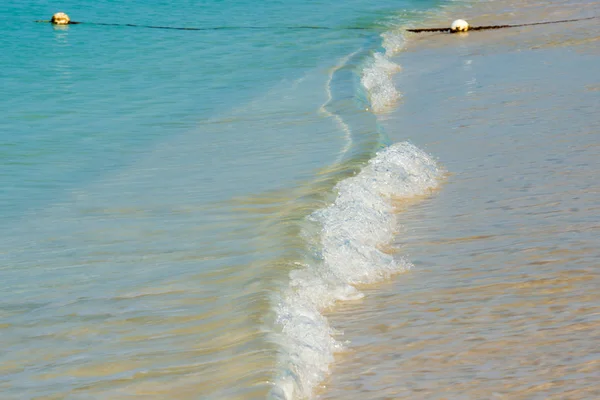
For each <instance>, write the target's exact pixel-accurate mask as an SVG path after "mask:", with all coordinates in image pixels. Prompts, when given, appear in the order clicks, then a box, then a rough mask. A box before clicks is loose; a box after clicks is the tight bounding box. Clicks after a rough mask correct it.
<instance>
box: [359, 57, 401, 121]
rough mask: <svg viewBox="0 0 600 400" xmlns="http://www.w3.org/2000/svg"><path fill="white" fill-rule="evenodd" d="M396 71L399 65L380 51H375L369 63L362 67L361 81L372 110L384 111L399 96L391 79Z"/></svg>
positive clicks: (376, 111) (398, 69)
mask: <svg viewBox="0 0 600 400" xmlns="http://www.w3.org/2000/svg"><path fill="white" fill-rule="evenodd" d="M398 71H400V66H399V65H398V64H396V63H394V62H392V61H390V60H389V59H388V58H387V57H386V56H385V55H384V54H382V53H375V55H374V56H373V59H372V60H371V62H370V63H369V65H368V66H367V67H365V68H364V69H363V72H362V79H361V83H362V85H363V86H364V87H365V89H366V90H367V93H368V95H369V101H370V103H371V109H372V110H373V112H375V113H379V112H382V111H385V110H386V109H388V108H389V107H391V106H392V105H394V103H396V101H397V100H398V99H399V98H400V93H399V92H398V91H397V90H396V87H395V86H394V81H393V80H392V76H393V75H394V74H395V73H396V72H398Z"/></svg>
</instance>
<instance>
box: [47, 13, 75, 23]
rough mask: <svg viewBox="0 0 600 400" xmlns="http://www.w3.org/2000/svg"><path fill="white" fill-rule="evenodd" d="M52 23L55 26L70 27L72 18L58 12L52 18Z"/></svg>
mask: <svg viewBox="0 0 600 400" xmlns="http://www.w3.org/2000/svg"><path fill="white" fill-rule="evenodd" d="M50 22H51V23H53V24H54V25H69V22H71V18H69V16H68V15H67V14H65V13H64V12H57V13H56V14H54V15H53V16H52V19H51V20H50Z"/></svg>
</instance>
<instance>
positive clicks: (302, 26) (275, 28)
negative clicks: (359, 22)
mask: <svg viewBox="0 0 600 400" xmlns="http://www.w3.org/2000/svg"><path fill="white" fill-rule="evenodd" d="M35 22H39V23H52V21H48V20H38V21H35ZM81 24H86V25H97V26H125V27H130V28H148V29H169V30H176V31H226V30H245V29H248V30H284V29H290V30H297V29H298V30H299V29H311V30H368V29H369V28H363V27H353V26H350V27H340V28H332V27H329V26H308V25H299V26H214V27H206V28H185V27H176V26H156V25H138V24H109V23H104V22H77V21H69V23H68V24H64V25H81ZM59 26H60V25H59Z"/></svg>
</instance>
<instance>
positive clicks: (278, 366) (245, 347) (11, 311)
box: [0, 0, 441, 399]
mask: <svg viewBox="0 0 600 400" xmlns="http://www.w3.org/2000/svg"><path fill="white" fill-rule="evenodd" d="M439 6H440V3H439V2H435V1H417V0H412V1H408V0H403V1H388V0H383V1H378V2H367V1H354V0H352V1H346V2H333V1H309V2H305V1H295V0H292V1H265V2H250V1H235V2H219V1H180V2H157V1H146V2H115V1H97V2H81V1H77V2H76V1H64V2H60V4H57V3H56V2H26V1H25V2H23V1H9V2H8V4H7V5H5V7H3V8H2V11H0V14H1V17H2V18H0V29H1V31H2V36H3V37H2V56H1V57H0V71H1V73H0V83H1V87H2V92H1V93H0V110H2V114H1V118H0V184H1V188H2V190H1V191H0V229H1V231H2V235H1V236H2V239H1V241H0V261H1V263H0V342H1V346H2V348H3V352H2V353H0V390H1V391H2V397H3V398H7V399H9V398H15V399H16V398H20V399H22V398H65V397H68V398H82V399H83V398H111V399H116V398H125V397H127V398H131V397H132V396H133V397H135V396H139V397H140V398H164V397H165V396H169V397H171V398H214V399H224V398H245V399H246V398H264V397H266V396H273V397H280V398H300V397H305V396H310V393H311V392H312V391H313V389H314V388H315V387H316V386H317V385H318V384H319V382H320V381H321V380H322V379H323V377H324V376H325V375H326V373H327V371H328V365H329V364H330V363H331V361H332V355H333V352H335V351H337V350H338V349H339V348H341V343H340V342H338V341H337V340H334V339H333V337H332V335H333V332H332V330H331V328H329V326H328V324H327V320H326V318H325V317H324V316H323V315H322V314H321V312H322V310H323V309H324V308H327V307H328V306H330V305H331V304H332V302H334V301H336V300H339V299H352V298H357V296H359V295H360V294H359V293H358V292H356V291H355V290H354V289H353V288H352V287H351V286H350V284H353V283H359V282H374V281H376V280H378V279H381V278H382V277H385V276H389V275H390V274H391V273H394V272H396V271H398V270H402V269H404V268H406V267H408V266H407V265H405V263H404V261H402V260H400V259H395V258H394V257H392V256H391V255H389V254H386V253H385V252H382V251H380V250H378V249H377V246H378V245H380V244H382V243H384V242H387V241H389V240H391V238H392V236H391V235H392V234H393V231H394V223H395V220H394V218H393V216H392V214H393V210H391V209H390V206H389V204H387V203H386V202H385V201H383V200H382V198H381V197H380V196H379V195H380V193H381V192H385V193H386V194H388V195H393V196H400V197H402V196H412V195H414V194H420V193H424V192H426V191H427V190H429V189H430V188H432V187H435V186H436V185H437V181H438V180H439V177H440V176H441V170H440V169H438V167H437V166H436V164H435V162H434V161H432V160H431V159H430V158H429V157H428V156H427V155H426V154H424V153H422V152H421V151H420V150H419V149H417V148H414V147H412V146H410V145H407V144H402V143H399V144H396V145H394V146H392V147H391V148H388V149H387V150H385V151H384V152H380V153H379V155H377V157H375V154H376V152H377V151H378V150H381V149H383V148H384V147H385V146H386V145H389V144H390V142H389V140H388V139H387V136H386V133H385V132H384V131H383V130H382V129H381V128H380V127H379V126H378V124H377V120H376V116H375V114H374V113H377V112H379V111H381V110H383V109H384V108H386V107H390V106H392V105H393V103H394V100H395V99H396V98H397V97H398V93H396V92H395V90H394V87H393V85H392V84H391V81H390V76H391V75H392V74H393V72H394V71H395V70H396V69H397V66H396V65H395V64H393V63H392V62H390V61H389V60H388V59H387V58H386V50H387V52H388V53H389V52H393V50H394V46H397V45H398V46H399V45H400V44H398V43H400V42H401V37H400V36H397V37H394V35H393V34H392V33H390V32H393V31H394V29H397V28H398V27H400V26H402V25H403V24H410V23H415V22H416V21H419V20H420V19H422V18H424V16H426V15H429V14H431V13H435V10H436V7H439ZM57 11H64V12H67V13H68V14H69V15H70V16H71V18H72V20H74V21H83V22H85V24H81V25H71V26H68V27H53V26H51V25H49V24H44V23H34V22H33V21H34V20H38V19H48V18H49V17H50V16H51V15H52V14H53V13H54V12H57ZM93 23H111V24H139V25H155V26H156V25H159V26H172V27H196V28H229V29H215V30H202V31H191V30H189V31H180V30H164V29H149V28H143V27H128V26H103V25H95V24H93ZM308 27H319V28H328V29H312V28H311V29H309V28H308ZM349 28H352V29H349ZM356 28H360V29H356ZM382 34H384V35H383V37H382ZM384 38H385V41H387V44H386V46H387V47H386V48H383V47H382V44H384ZM373 157H375V158H373ZM369 159H373V161H372V162H371V164H370V166H369V167H367V168H366V169H365V170H363V172H361V173H360V174H358V175H357V177H356V179H354V180H346V181H344V182H345V183H344V184H343V185H342V186H339V187H338V191H339V193H340V196H339V197H338V201H336V203H335V204H332V202H333V201H334V200H335V199H336V194H335V193H336V192H335V191H334V190H333V187H334V184H335V183H336V182H339V181H340V180H342V179H343V178H346V177H349V176H351V175H353V174H355V173H357V172H358V171H359V170H360V168H361V167H364V166H365V163H366V162H367V160H369ZM398 177H400V178H398ZM355 232H362V235H363V236H360V237H358V236H356V235H355V234H354V233H355ZM340 233H341V234H340ZM371 267H372V268H371ZM290 271H293V272H292V274H291V275H289V274H290Z"/></svg>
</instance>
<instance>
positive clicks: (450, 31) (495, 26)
mask: <svg viewBox="0 0 600 400" xmlns="http://www.w3.org/2000/svg"><path fill="white" fill-rule="evenodd" d="M596 18H598V17H587V18H575V19H561V20H558V21H545V22H530V23H527V24H515V25H488V26H470V27H469V29H468V30H469V31H484V30H491V29H503V28H517V27H520V26H533V25H547V24H561V23H564V22H575V21H585V20H590V19H596ZM407 31H408V32H416V33H421V32H447V33H454V32H453V31H452V29H450V28H420V29H407Z"/></svg>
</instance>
